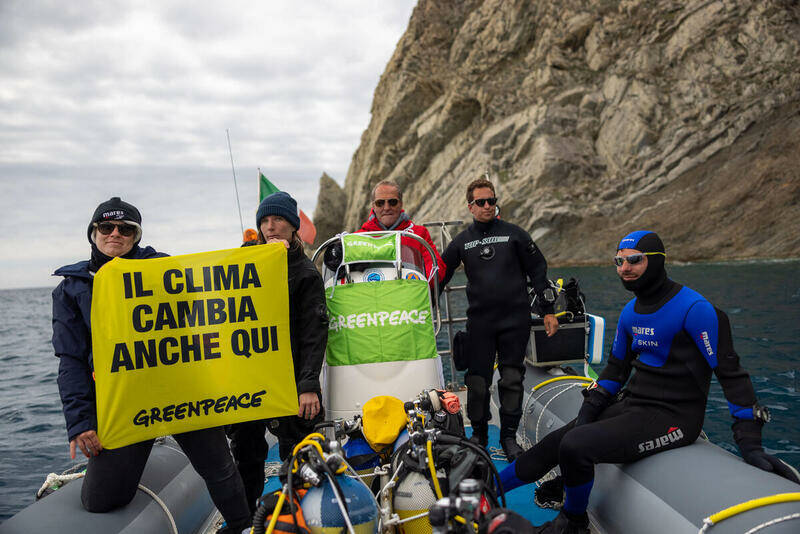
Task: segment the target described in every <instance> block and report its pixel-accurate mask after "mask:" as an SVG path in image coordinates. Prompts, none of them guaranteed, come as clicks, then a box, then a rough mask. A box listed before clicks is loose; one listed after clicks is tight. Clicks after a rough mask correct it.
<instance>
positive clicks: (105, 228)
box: [95, 222, 136, 237]
mask: <svg viewBox="0 0 800 534" xmlns="http://www.w3.org/2000/svg"><path fill="white" fill-rule="evenodd" d="M95 226H97V231H98V232H100V233H101V234H103V235H111V234H112V233H113V232H114V228H116V229H117V232H119V235H121V236H125V237H130V236H132V235H133V234H135V233H136V227H135V226H133V225H131V224H114V223H110V222H101V223H96V224H95Z"/></svg>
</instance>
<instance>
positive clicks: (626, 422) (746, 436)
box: [500, 231, 800, 534]
mask: <svg viewBox="0 0 800 534" xmlns="http://www.w3.org/2000/svg"><path fill="white" fill-rule="evenodd" d="M665 260H666V252H665V249H664V245H663V243H662V242H661V239H660V238H659V237H658V235H656V234H655V233H653V232H648V231H638V232H633V233H631V234H628V235H627V236H625V237H624V238H622V240H621V241H620V243H619V246H618V247H617V255H616V256H615V258H614V263H615V264H616V265H617V274H618V275H619V277H620V279H621V280H622V284H623V285H624V286H625V289H627V290H628V291H632V292H633V293H634V294H635V295H636V298H634V299H633V300H631V301H630V302H628V304H627V305H626V306H625V308H624V309H623V310H622V314H621V315H620V318H619V323H618V324H617V333H616V336H615V338H614V344H613V346H612V349H611V355H610V356H609V358H608V365H606V367H605V369H603V371H602V373H601V374H600V377H599V378H598V379H597V382H596V383H592V385H591V386H590V387H589V388H587V389H586V390H585V391H584V396H585V400H584V402H583V405H582V406H581V409H580V411H579V412H578V417H577V418H576V419H574V420H573V421H571V422H569V423H567V424H566V425H565V426H563V427H562V428H560V429H558V430H555V431H554V432H551V433H550V434H548V435H547V436H545V437H544V439H542V440H541V441H540V442H539V443H537V444H536V445H535V446H534V447H533V448H531V449H529V450H528V451H526V452H525V453H524V454H523V455H521V456H520V457H519V458H518V459H517V460H516V461H515V462H514V463H512V464H511V465H510V466H509V467H508V468H506V469H505V470H504V471H503V472H502V473H501V476H500V478H501V481H502V483H503V488H504V489H506V491H508V490H510V489H514V488H516V487H519V486H520V485H522V484H527V483H529V482H534V481H536V480H538V479H540V478H541V477H542V476H544V475H545V474H546V473H547V472H548V471H549V470H550V469H552V468H553V467H555V466H556V465H560V467H561V474H562V476H563V479H564V489H565V491H564V493H565V500H564V505H563V508H562V511H561V513H560V514H559V515H558V517H556V518H555V519H554V520H553V521H550V522H548V523H545V524H544V525H542V526H540V527H536V528H535V529H534V532H537V533H542V534H545V533H546V534H560V533H569V534H584V533H588V532H589V529H588V525H589V519H588V517H587V515H586V508H587V505H588V502H589V493H590V491H591V489H592V484H593V482H594V465H595V464H597V463H628V462H633V461H636V460H639V459H641V458H644V457H646V456H650V455H652V454H655V453H657V452H661V451H665V450H669V449H675V448H678V447H682V446H684V445H689V444H691V443H693V442H694V441H695V440H696V439H697V437H698V435H699V434H700V431H701V430H702V426H703V418H704V415H705V407H706V401H707V399H708V389H709V384H710V382H711V373H712V371H713V372H714V374H716V375H717V379H718V380H719V382H720V384H721V385H722V390H723V392H724V394H725V397H726V398H727V399H728V406H729V407H730V412H731V415H732V416H733V419H734V423H733V437H734V439H735V441H736V444H737V445H738V446H739V450H740V451H741V453H742V457H743V458H744V459H745V461H747V463H749V464H752V465H754V466H756V467H759V468H761V469H763V470H765V471H771V472H775V473H777V474H778V475H781V476H783V477H786V478H787V479H789V480H792V481H795V482H800V480H799V479H798V474H797V472H796V471H795V470H794V469H793V468H791V467H790V466H788V465H787V464H785V463H783V462H782V461H781V460H779V459H778V458H775V457H774V456H770V455H769V454H767V453H765V452H764V449H763V448H762V447H761V427H762V426H763V424H764V423H765V422H767V421H769V413H768V411H767V410H766V408H764V407H762V406H759V405H758V402H757V399H756V395H755V392H754V390H753V385H752V383H751V382H750V377H749V375H748V374H747V372H746V371H745V370H744V369H742V368H741V367H740V366H739V356H737V354H736V352H735V351H734V349H733V340H732V335H731V327H730V323H729V322H728V316H727V315H725V313H724V312H722V311H721V310H718V309H716V308H714V307H713V306H712V305H711V304H710V303H709V302H708V301H707V300H706V299H705V298H703V296H702V295H700V294H699V293H697V292H696V291H693V290H691V289H689V288H688V287H684V286H682V285H680V284H678V283H676V282H673V281H672V280H670V279H668V278H667V272H666V270H665V269H664V262H665ZM633 369H636V372H635V373H634V374H633V378H631V380H630V382H629V383H628V386H627V388H626V389H625V390H624V392H623V394H621V395H618V393H620V391H621V390H622V387H623V386H624V385H625V383H626V382H627V381H628V377H629V376H630V375H631V372H632V370H633Z"/></svg>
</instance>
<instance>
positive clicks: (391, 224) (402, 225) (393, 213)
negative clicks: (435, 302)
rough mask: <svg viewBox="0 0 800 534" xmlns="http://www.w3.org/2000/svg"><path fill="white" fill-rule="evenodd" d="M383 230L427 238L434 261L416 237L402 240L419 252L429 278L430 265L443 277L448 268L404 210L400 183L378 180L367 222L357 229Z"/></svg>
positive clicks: (426, 235)
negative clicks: (400, 231) (405, 232)
mask: <svg viewBox="0 0 800 534" xmlns="http://www.w3.org/2000/svg"><path fill="white" fill-rule="evenodd" d="M385 230H405V231H407V232H412V233H414V234H416V235H418V236H420V237H421V238H422V239H424V240H425V241H427V242H428V245H429V246H430V247H431V250H433V254H434V255H435V256H436V260H435V264H434V260H433V259H431V257H430V254H428V252H427V250H425V247H423V246H422V245H421V244H420V243H419V242H417V241H416V240H414V239H410V238H403V240H402V243H403V245H406V246H409V247H411V248H414V249H416V250H418V251H419V252H420V255H421V256H422V261H424V262H425V276H427V277H428V278H430V276H431V271H432V270H433V268H434V267H438V269H439V270H438V272H437V276H438V278H439V282H441V281H442V278H444V273H445V270H446V269H447V268H446V266H445V264H444V262H443V261H442V257H441V256H439V251H438V250H436V245H434V244H433V240H431V234H430V233H429V232H428V229H427V228H425V227H424V226H422V225H416V224H414V223H413V222H411V219H410V218H409V217H408V215H407V214H406V212H405V211H403V192H402V191H401V190H400V186H398V185H397V184H396V183H394V182H392V181H389V180H383V181H381V182H378V184H377V185H376V186H375V188H374V189H373V190H372V211H371V212H370V214H369V218H368V219H367V222H365V223H364V224H362V225H361V228H359V229H358V230H356V232H380V231H385Z"/></svg>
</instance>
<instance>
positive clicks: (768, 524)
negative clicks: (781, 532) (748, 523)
mask: <svg viewBox="0 0 800 534" xmlns="http://www.w3.org/2000/svg"><path fill="white" fill-rule="evenodd" d="M790 519H800V512H798V513H794V514H790V515H785V516H783V517H778V518H776V519H771V520H769V521H767V522H766V523H761V524H760V525H756V526H755V527H753V528H751V529H750V530H748V531H747V532H745V533H744V534H753V533H754V532H758V531H759V530H762V529H765V528H767V527H771V526H772V525H777V524H778V523H782V522H784V521H789V520H790Z"/></svg>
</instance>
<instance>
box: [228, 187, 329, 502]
mask: <svg viewBox="0 0 800 534" xmlns="http://www.w3.org/2000/svg"><path fill="white" fill-rule="evenodd" d="M256 227H257V228H258V244H265V243H283V245H284V246H285V247H286V248H287V249H288V253H287V261H288V266H287V268H288V275H289V330H290V337H291V342H292V360H293V362H294V376H295V383H296V385H297V395H298V404H299V406H300V409H299V410H298V414H297V415H291V416H288V417H278V418H274V419H269V420H260V421H248V422H246V423H237V424H235V425H231V426H230V427H229V428H228V436H229V437H230V438H231V451H232V452H233V457H234V459H235V460H236V466H237V468H238V469H239V474H240V475H242V480H243V481H244V485H245V491H246V492H247V501H248V503H249V504H250V507H251V509H252V510H253V511H254V510H255V505H256V500H257V499H258V497H259V496H261V493H262V492H263V491H264V461H265V460H266V458H267V452H268V450H269V448H268V445H267V440H266V438H265V436H264V431H265V429H266V428H269V431H270V432H271V433H272V434H274V435H276V436H277V437H278V446H279V452H280V457H281V459H285V458H286V457H288V456H289V455H290V454H291V452H292V448H294V446H295V445H296V444H297V443H298V442H299V441H300V440H302V439H303V438H304V437H305V436H306V435H307V434H309V433H310V432H312V431H313V430H314V425H315V424H316V423H317V422H319V421H321V420H322V418H323V414H324V410H323V408H322V401H321V393H320V391H321V389H320V384H319V374H320V370H321V369H322V360H323V358H324V356H325V345H326V344H327V342H328V309H327V307H326V306H325V290H324V288H323V284H322V276H321V275H320V274H319V271H317V268H316V267H314V264H313V263H312V262H311V260H310V259H308V257H307V256H306V255H305V252H304V250H303V242H302V240H301V239H300V238H299V237H298V235H297V230H298V229H299V228H300V216H299V215H298V211H297V202H296V201H295V200H294V199H293V198H292V197H291V196H289V194H288V193H285V192H283V191H279V192H277V193H273V194H271V195H269V196H268V197H266V198H264V200H263V201H262V202H261V204H260V205H259V206H258V211H257V212H256Z"/></svg>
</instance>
